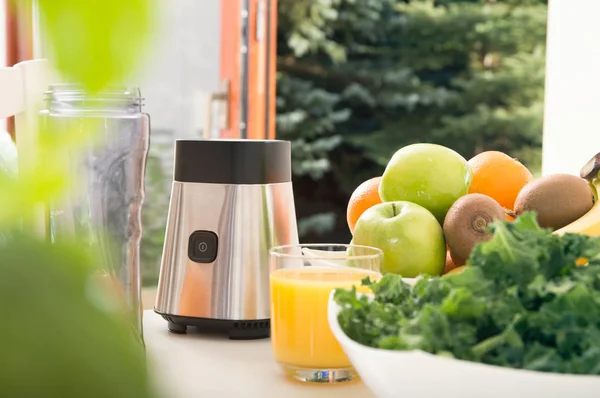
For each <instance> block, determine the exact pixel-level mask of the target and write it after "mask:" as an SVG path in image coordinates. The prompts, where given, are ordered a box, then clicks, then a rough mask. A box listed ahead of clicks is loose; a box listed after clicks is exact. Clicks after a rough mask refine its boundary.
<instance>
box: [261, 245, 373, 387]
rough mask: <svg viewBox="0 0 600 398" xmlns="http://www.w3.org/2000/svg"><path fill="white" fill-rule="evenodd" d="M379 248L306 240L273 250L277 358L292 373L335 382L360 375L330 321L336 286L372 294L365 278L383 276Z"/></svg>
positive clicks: (309, 379) (273, 325)
mask: <svg viewBox="0 0 600 398" xmlns="http://www.w3.org/2000/svg"><path fill="white" fill-rule="evenodd" d="M382 257H383V253H382V251H381V250H379V249H376V248H373V247H368V246H358V245H338V244H333V245H330V244H307V245H290V246H278V247H274V248H272V249H271V250H270V294H271V343H272V346H273V353H274V355H275V360H276V361H277V363H278V364H279V365H280V366H281V368H283V370H284V371H285V372H286V373H287V374H288V375H289V376H291V377H293V378H295V379H297V380H301V381H307V382H320V383H337V382H341V381H349V380H352V379H353V378H354V377H355V376H356V374H355V372H354V369H353V368H352V365H351V363H350V361H349V360H348V358H347V357H346V355H345V354H344V352H343V350H342V348H341V347H340V345H339V343H338V342H337V340H336V339H335V337H334V336H333V334H332V333H331V330H330V329H329V324H328V322H327V302H328V300H329V295H330V293H331V291H332V290H333V289H336V288H351V287H352V286H356V287H357V290H358V291H362V292H368V288H366V287H364V286H361V280H362V279H364V278H365V277H370V278H371V279H379V277H380V276H381V274H380V267H381V260H382Z"/></svg>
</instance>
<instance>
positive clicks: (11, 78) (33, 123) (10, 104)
mask: <svg viewBox="0 0 600 398" xmlns="http://www.w3.org/2000/svg"><path fill="white" fill-rule="evenodd" d="M50 75H51V72H50V66H49V63H48V61H47V60H46V59H36V60H31V61H24V62H21V63H18V64H17V65H15V66H14V67H8V68H0V119H1V118H6V117H8V116H14V117H15V135H16V144H17V154H18V168H19V173H22V172H26V171H27V170H28V168H29V167H31V165H32V164H33V162H32V160H34V159H36V158H37V151H38V146H37V143H38V141H37V137H38V124H39V112H40V110H41V109H42V107H43V93H44V91H46V90H47V88H48V83H49V80H50ZM0 194H1V193H0ZM25 227H26V228H27V229H29V230H30V232H31V233H35V234H37V235H38V236H40V237H45V236H46V214H45V210H44V206H43V205H42V204H40V205H39V206H38V208H36V209H34V217H33V221H32V225H27V226H25Z"/></svg>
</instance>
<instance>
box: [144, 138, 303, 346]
mask: <svg viewBox="0 0 600 398" xmlns="http://www.w3.org/2000/svg"><path fill="white" fill-rule="evenodd" d="M290 157H291V153H290V143H289V142H286V141H276V140H264V141H262V140H198V141H189V140H178V141H176V143H175V173H174V181H173V185H172V192H171V200H170V207H169V215H168V221H167V228H166V234H165V245H164V250H163V256H162V263H161V272H160V277H159V285H158V295H157V299H156V303H155V307H154V308H155V311H156V312H157V313H159V314H161V315H163V317H165V319H167V321H169V324H168V326H169V329H170V330H171V331H174V332H184V331H185V330H186V328H187V326H196V327H200V328H203V329H210V330H221V331H223V332H224V333H228V334H229V336H230V337H232V338H258V337H267V336H268V335H269V318H270V316H269V311H270V309H269V307H270V304H269V258H268V257H269V249H270V248H271V247H273V246H276V245H282V244H294V243H297V242H298V232H297V226H296V214H295V207H294V198H293V189H292V183H291V159H290Z"/></svg>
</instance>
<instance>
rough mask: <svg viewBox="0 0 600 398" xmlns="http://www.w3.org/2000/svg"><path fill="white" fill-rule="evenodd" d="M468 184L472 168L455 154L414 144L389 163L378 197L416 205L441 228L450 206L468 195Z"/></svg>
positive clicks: (432, 146) (387, 200) (429, 146)
mask: <svg viewBox="0 0 600 398" xmlns="http://www.w3.org/2000/svg"><path fill="white" fill-rule="evenodd" d="M471 180H472V173H471V168H470V167H469V164H468V163H467V160H466V159H465V158H463V157H462V156H461V155H460V154H458V153H457V152H455V151H453V150H452V149H450V148H446V147H444V146H441V145H436V144H413V145H408V146H405V147H404V148H401V149H399V150H398V151H397V152H396V153H395V154H394V156H392V158H391V159H390V161H389V163H388V165H387V167H386V169H385V171H384V173H383V176H382V178H381V183H380V185H379V196H380V197H381V200H383V201H384V202H393V201H397V200H401V201H408V202H413V203H416V204H419V205H421V206H423V207H424V208H426V209H427V210H429V211H430V212H432V213H433V215H434V216H435V217H436V218H437V220H438V221H439V222H440V224H442V223H443V222H444V217H446V213H447V212H448V209H449V208H450V206H452V204H453V203H454V202H455V201H456V200H457V199H458V198H460V197H461V196H463V195H466V194H467V193H468V191H469V187H470V186H471Z"/></svg>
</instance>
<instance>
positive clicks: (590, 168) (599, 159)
mask: <svg viewBox="0 0 600 398" xmlns="http://www.w3.org/2000/svg"><path fill="white" fill-rule="evenodd" d="M580 175H581V177H582V178H585V179H587V180H588V181H589V182H590V185H591V188H592V191H593V192H594V205H593V206H592V208H591V209H590V211H588V212H587V213H585V214H584V215H583V216H581V217H580V218H578V219H577V220H575V221H573V222H572V223H571V224H568V225H566V226H564V227H562V228H560V229H557V230H556V231H554V233H555V234H557V235H562V234H565V233H575V234H582V235H589V236H600V200H598V192H600V153H598V154H597V155H596V156H594V157H593V158H592V159H591V160H590V161H589V162H587V163H586V164H585V165H584V166H583V168H582V169H581V172H580Z"/></svg>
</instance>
